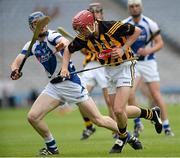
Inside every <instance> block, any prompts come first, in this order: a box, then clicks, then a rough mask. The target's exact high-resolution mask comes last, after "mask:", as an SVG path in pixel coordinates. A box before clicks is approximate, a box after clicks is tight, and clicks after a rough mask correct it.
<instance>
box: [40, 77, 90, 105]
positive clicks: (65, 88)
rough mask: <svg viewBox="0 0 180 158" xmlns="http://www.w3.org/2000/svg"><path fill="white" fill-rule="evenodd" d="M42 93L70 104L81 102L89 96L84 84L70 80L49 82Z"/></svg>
mask: <svg viewBox="0 0 180 158" xmlns="http://www.w3.org/2000/svg"><path fill="white" fill-rule="evenodd" d="M42 93H44V94H47V95H49V96H51V97H53V98H55V99H57V100H60V101H61V102H62V103H66V102H67V103H69V104H71V103H80V102H83V101H86V100H87V99H88V98H89V96H88V91H87V89H86V88H85V86H84V85H81V84H78V83H74V82H72V81H69V80H66V81H63V82H61V83H57V84H51V83H48V84H47V86H46V87H45V89H44V90H43V91H42Z"/></svg>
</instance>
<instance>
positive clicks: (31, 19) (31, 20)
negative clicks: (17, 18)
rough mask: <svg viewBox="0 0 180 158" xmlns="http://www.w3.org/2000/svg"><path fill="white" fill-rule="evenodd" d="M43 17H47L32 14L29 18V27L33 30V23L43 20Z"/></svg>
mask: <svg viewBox="0 0 180 158" xmlns="http://www.w3.org/2000/svg"><path fill="white" fill-rule="evenodd" d="M42 17H45V15H44V14H43V13H42V12H39V11H38V12H34V13H31V14H30V15H29V17H28V22H29V26H30V28H33V25H32V24H33V22H34V21H36V20H38V19H40V18H42Z"/></svg>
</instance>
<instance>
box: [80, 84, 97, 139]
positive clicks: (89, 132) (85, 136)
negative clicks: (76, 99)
mask: <svg viewBox="0 0 180 158" xmlns="http://www.w3.org/2000/svg"><path fill="white" fill-rule="evenodd" d="M86 88H87V90H88V92H89V93H91V91H92V90H93V88H94V86H91V85H86ZM79 111H80V114H81V116H82V118H83V120H84V124H85V127H86V128H85V129H84V130H83V132H82V136H81V140H85V139H88V138H89V137H90V136H91V135H92V134H93V133H94V132H95V131H96V128H95V127H94V126H93V122H92V121H91V120H90V119H89V117H87V116H86V115H85V114H84V113H83V112H82V111H81V109H80V108H79Z"/></svg>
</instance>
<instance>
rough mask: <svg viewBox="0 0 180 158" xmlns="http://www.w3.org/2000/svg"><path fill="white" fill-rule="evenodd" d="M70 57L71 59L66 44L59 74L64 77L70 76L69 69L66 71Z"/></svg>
mask: <svg viewBox="0 0 180 158" xmlns="http://www.w3.org/2000/svg"><path fill="white" fill-rule="evenodd" d="M70 59H71V53H70V52H69V48H68V46H67V47H65V49H64V54H63V63H62V68H61V74H60V75H61V76H62V77H63V78H66V77H68V78H70V75H69V71H68V64H69V61H70Z"/></svg>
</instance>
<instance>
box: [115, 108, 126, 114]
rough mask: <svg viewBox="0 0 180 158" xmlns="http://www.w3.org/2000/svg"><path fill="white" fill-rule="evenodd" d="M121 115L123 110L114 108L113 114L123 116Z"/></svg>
mask: <svg viewBox="0 0 180 158" xmlns="http://www.w3.org/2000/svg"><path fill="white" fill-rule="evenodd" d="M123 113H124V109H123V108H120V107H118V108H114V114H115V116H120V115H123Z"/></svg>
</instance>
